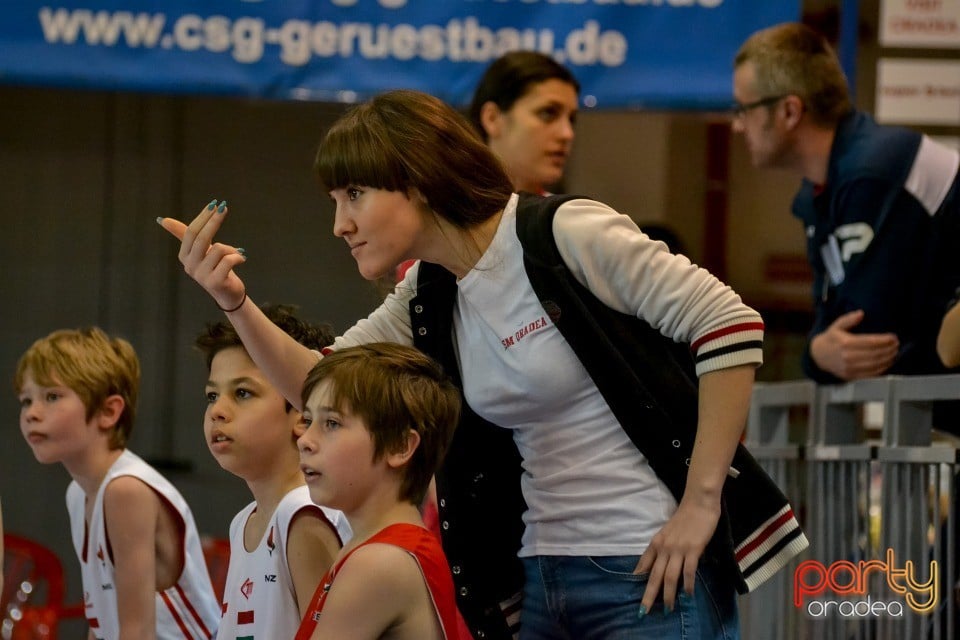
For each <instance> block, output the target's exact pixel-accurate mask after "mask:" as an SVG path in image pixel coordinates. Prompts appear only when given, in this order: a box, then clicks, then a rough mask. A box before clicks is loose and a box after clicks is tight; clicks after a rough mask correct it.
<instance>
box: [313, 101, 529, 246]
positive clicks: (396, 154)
mask: <svg viewBox="0 0 960 640" xmlns="http://www.w3.org/2000/svg"><path fill="white" fill-rule="evenodd" d="M314 166H315V168H316V171H317V174H318V176H319V178H320V181H321V182H322V183H323V184H324V186H325V187H326V189H327V190H332V189H339V188H343V187H347V186H357V187H372V188H375V189H386V190H388V191H402V192H405V193H407V194H410V192H411V190H412V189H416V190H417V191H418V192H419V193H420V195H421V196H423V198H424V200H425V201H426V205H427V206H428V207H429V208H430V209H431V210H432V211H434V212H435V213H436V214H437V215H439V216H440V217H442V218H444V219H446V220H447V221H449V222H450V223H451V224H453V225H454V226H455V227H458V228H461V229H469V228H470V227H473V226H475V225H478V224H480V223H481V222H483V221H484V220H487V219H488V218H490V217H491V216H493V215H494V214H496V213H497V212H499V211H500V210H502V209H503V207H504V206H505V205H506V203H507V200H508V199H509V198H510V194H511V193H512V192H513V187H512V186H511V182H510V178H508V177H507V174H506V171H504V169H503V167H502V165H501V164H500V161H499V160H498V159H497V157H496V156H495V155H494V154H493V153H492V152H491V151H490V149H488V148H487V146H486V145H485V144H484V143H483V141H482V140H481V139H480V138H479V136H478V135H477V133H476V131H474V129H473V127H472V126H471V125H470V123H469V122H468V121H467V119H466V118H465V117H464V116H462V115H461V114H460V113H459V112H457V111H456V110H455V109H453V108H452V107H450V106H449V105H447V104H446V103H444V102H443V101H442V100H439V99H437V98H435V97H433V96H431V95H428V94H425V93H421V92H419V91H408V90H398V91H390V92H387V93H384V94H382V95H379V96H377V97H375V98H373V99H372V100H370V101H368V102H365V103H363V104H361V105H358V106H356V107H354V108H352V109H351V110H350V111H348V112H347V113H346V114H345V115H343V116H342V117H341V118H340V119H339V120H337V121H336V122H335V123H334V125H333V126H332V127H331V128H330V130H329V131H328V132H327V134H326V136H325V137H324V139H323V142H321V144H320V149H319V150H318V151H317V157H316V161H315V163H314Z"/></svg>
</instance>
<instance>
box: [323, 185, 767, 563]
mask: <svg viewBox="0 0 960 640" xmlns="http://www.w3.org/2000/svg"><path fill="white" fill-rule="evenodd" d="M516 205H517V196H516V195H514V196H513V197H512V198H511V200H510V202H509V203H508V205H507V207H506V208H505V210H504V213H503V217H502V219H501V221H500V225H499V227H498V229H497V232H496V234H495V236H494V238H493V240H492V242H491V244H490V246H489V247H488V248H487V250H486V252H485V253H484V255H483V256H482V257H481V258H480V260H479V261H478V262H477V264H476V266H475V267H474V268H473V270H472V271H470V273H468V274H467V275H466V276H464V277H463V278H462V279H461V280H460V281H459V282H458V294H457V300H456V304H455V306H454V318H453V321H454V323H453V324H454V341H455V344H456V346H457V355H458V358H459V364H460V371H461V374H462V379H463V384H464V396H465V398H466V400H467V403H468V404H469V405H470V407H471V408H472V409H473V410H474V411H475V412H476V413H477V414H478V415H479V416H481V417H482V418H484V419H486V420H488V421H490V422H492V423H494V424H497V425H500V426H502V427H504V428H508V429H512V430H513V433H514V440H515V442H516V443H517V447H518V449H519V451H520V454H521V456H522V457H523V469H524V472H523V475H522V479H521V485H522V489H523V496H524V499H525V500H526V502H527V511H526V513H525V514H524V522H525V524H526V528H525V532H524V536H523V543H522V549H521V551H520V555H521V556H534V555H577V556H583V555H623V554H641V553H643V551H644V550H645V549H646V548H647V546H648V545H649V543H650V540H651V539H652V537H653V535H654V534H655V533H656V532H657V531H659V530H660V529H661V528H662V527H663V525H664V524H665V523H666V521H667V519H668V518H669V517H670V516H671V515H672V514H673V512H674V511H675V509H676V501H675V500H674V498H673V496H672V494H671V493H670V492H669V490H668V489H667V488H666V486H665V485H664V484H663V483H662V482H661V481H660V480H659V479H658V478H657V476H656V474H655V473H654V472H653V470H652V469H651V468H650V465H649V463H648V462H647V460H646V459H645V458H644V456H643V455H641V454H640V452H639V451H638V450H637V448H636V446H635V445H634V444H633V443H632V442H631V441H630V439H629V438H628V437H627V435H626V433H625V432H624V431H623V429H622V427H621V426H620V424H619V422H618V421H617V420H616V418H615V417H614V415H613V413H612V412H611V411H610V408H609V407H608V406H607V404H606V402H605V401H604V400H603V397H602V396H601V395H600V392H599V390H598V389H597V387H596V385H595V384H594V383H593V381H592V379H591V378H590V376H589V374H588V373H587V371H586V370H585V369H584V367H583V365H582V364H581V363H580V361H579V359H578V358H577V357H576V354H575V353H574V352H573V350H572V349H571V348H570V346H569V344H567V342H566V340H565V339H564V338H563V336H562V335H561V334H560V332H559V330H558V329H557V328H556V326H554V324H553V323H552V322H551V320H550V318H549V317H547V315H546V314H545V313H544V310H543V307H542V305H541V304H540V302H539V300H538V299H537V297H536V295H535V293H534V291H533V288H532V286H531V284H530V282H529V279H528V278H527V275H526V272H525V271H524V268H523V261H522V256H523V252H522V247H521V245H520V240H519V238H518V236H517V232H516ZM553 231H554V237H555V238H556V241H557V245H558V248H559V250H560V254H561V256H562V258H563V260H564V262H565V263H566V265H567V267H568V268H569V269H570V271H571V272H572V273H573V275H574V276H575V277H576V279H577V280H578V281H579V282H580V283H581V284H583V285H584V286H586V287H587V288H588V289H589V290H590V291H591V292H592V293H593V294H594V295H595V296H597V298H599V299H600V300H601V301H602V302H604V303H605V304H607V305H608V306H610V307H611V308H613V309H615V310H617V311H620V312H623V313H629V314H633V315H635V316H637V317H638V318H641V319H643V320H645V321H646V322H647V323H649V324H650V325H651V326H653V327H655V328H656V329H658V330H659V331H660V332H661V333H662V334H663V335H665V336H668V337H670V338H672V339H674V340H676V341H678V342H689V343H693V344H696V345H697V347H698V350H697V353H698V355H702V357H698V359H697V374H698V375H703V374H704V373H707V372H709V371H714V370H718V369H723V368H727V367H732V366H737V365H742V364H748V363H752V364H759V363H760V362H761V361H762V352H761V349H760V348H759V346H756V347H752V348H736V347H738V345H744V344H748V343H752V342H756V341H759V340H760V339H761V338H762V334H763V331H762V328H760V326H761V325H760V324H759V323H760V322H761V319H760V316H759V314H757V312H756V311H754V310H753V309H751V308H750V307H747V306H746V305H744V304H743V302H742V301H741V300H740V298H739V296H737V295H736V293H734V292H733V291H732V290H731V289H730V288H729V287H728V286H726V285H724V284H723V283H721V282H720V281H719V280H717V279H716V278H715V277H714V276H713V275H712V274H710V273H709V272H707V271H706V270H704V269H701V268H699V267H697V266H696V265H693V264H691V263H690V261H689V260H688V259H687V258H686V257H684V256H678V255H673V254H671V253H669V252H668V251H667V249H666V245H664V244H663V243H661V242H657V241H654V240H651V239H650V238H648V237H647V236H646V235H645V234H643V233H642V232H641V231H640V230H639V229H638V227H637V226H636V224H635V223H634V222H633V221H632V220H631V219H630V218H628V217H627V216H624V215H621V214H619V213H617V212H616V211H614V210H613V209H611V208H609V207H607V206H606V205H604V204H602V203H599V202H595V201H592V200H583V199H578V200H571V201H568V202H566V203H564V204H563V205H561V206H560V207H559V208H558V210H557V212H556V215H555V217H554V222H553ZM418 272H419V264H417V265H414V266H413V267H412V268H411V269H410V270H409V271H408V272H407V274H406V277H405V278H404V280H403V281H402V282H401V283H400V284H398V285H397V288H396V290H395V291H394V293H392V294H391V295H390V296H388V297H387V299H386V300H385V301H384V303H383V304H382V305H381V306H380V307H379V308H378V309H376V310H375V311H374V312H373V313H372V314H371V315H370V316H369V317H368V318H366V319H364V320H361V321H360V322H358V323H357V324H356V325H355V326H354V327H352V328H351V329H349V330H348V331H347V332H346V333H345V334H344V335H343V336H341V337H340V338H338V339H337V340H336V342H335V343H334V348H342V347H345V346H350V345H354V344H362V343H366V342H374V341H381V340H386V341H394V342H400V343H404V344H412V343H413V339H412V335H411V329H410V315H409V314H410V312H409V301H410V299H411V298H412V297H413V296H414V295H415V291H414V288H415V285H416V281H417V274H418ZM728 345H733V346H734V347H735V348H732V349H725V348H719V349H718V348H717V347H719V346H728Z"/></svg>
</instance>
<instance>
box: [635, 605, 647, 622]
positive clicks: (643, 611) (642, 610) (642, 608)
mask: <svg viewBox="0 0 960 640" xmlns="http://www.w3.org/2000/svg"><path fill="white" fill-rule="evenodd" d="M645 615H647V608H646V607H645V606H644V605H640V608H639V609H637V620H642V619H643V616H645Z"/></svg>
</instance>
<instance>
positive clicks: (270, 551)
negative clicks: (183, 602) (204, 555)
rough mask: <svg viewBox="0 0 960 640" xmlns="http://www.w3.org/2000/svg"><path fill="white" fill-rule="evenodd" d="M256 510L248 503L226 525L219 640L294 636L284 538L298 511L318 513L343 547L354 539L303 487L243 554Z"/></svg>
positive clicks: (337, 515) (296, 614)
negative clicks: (245, 533) (227, 559)
mask: <svg viewBox="0 0 960 640" xmlns="http://www.w3.org/2000/svg"><path fill="white" fill-rule="evenodd" d="M256 507H257V503H256V502H251V503H250V504H249V505H247V506H246V507H245V508H244V509H243V510H242V511H240V513H238V514H237V515H236V516H235V517H234V519H233V522H231V523H230V567H229V569H227V580H226V584H225V585H224V589H223V618H222V619H221V620H220V630H219V631H218V632H217V638H218V639H219V640H236V639H237V638H250V639H252V640H270V639H272V638H288V639H289V638H292V637H293V636H294V635H295V634H296V633H297V628H298V627H299V626H300V610H299V608H298V606H297V597H296V593H295V592H294V588H293V580H292V578H291V576H290V567H289V565H288V564H287V536H288V534H289V532H290V523H291V522H292V521H293V519H294V517H295V516H296V515H297V514H298V513H299V512H300V511H302V510H303V509H313V510H317V511H321V510H322V512H323V515H324V516H325V517H326V519H327V520H328V521H329V522H330V523H331V525H332V526H333V528H334V529H335V530H336V533H337V535H338V536H339V537H340V543H341V544H344V543H346V542H347V540H349V539H350V536H351V535H352V532H351V531H350V525H349V524H347V519H346V517H344V515H343V513H341V512H340V511H336V510H334V509H327V508H326V507H319V506H317V505H315V504H314V503H313V502H312V501H311V500H310V491H309V489H307V487H306V486H301V487H297V488H296V489H293V490H292V491H290V492H289V493H288V494H287V495H285V496H284V497H283V500H281V501H280V504H278V505H277V508H276V510H275V511H274V512H273V515H272V516H271V517H270V523H269V524H268V525H267V528H266V530H265V531H264V534H263V537H262V538H261V539H260V542H259V544H257V547H256V548H255V549H254V550H253V551H247V550H246V548H245V546H244V544H243V531H244V529H245V528H246V524H247V520H248V519H249V518H250V515H251V514H252V513H253V512H254V511H255V510H256ZM311 588H312V587H311Z"/></svg>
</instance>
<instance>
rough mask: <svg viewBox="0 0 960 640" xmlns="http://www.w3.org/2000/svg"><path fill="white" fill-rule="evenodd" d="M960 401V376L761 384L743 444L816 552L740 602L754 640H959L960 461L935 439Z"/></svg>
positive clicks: (951, 443) (957, 426)
mask: <svg viewBox="0 0 960 640" xmlns="http://www.w3.org/2000/svg"><path fill="white" fill-rule="evenodd" d="M958 399H960V375H943V376H915V377H902V376H887V377H883V378H872V379H868V380H859V381H856V382H851V383H848V384H844V385H831V386H817V385H815V384H814V383H812V382H809V381H794V382H782V383H760V384H757V385H756V389H755V391H754V395H753V400H752V404H751V409H750V418H749V421H748V425H747V432H746V437H745V444H746V446H747V447H748V448H749V449H750V451H751V452H752V453H753V455H754V456H755V457H756V458H757V460H758V461H759V462H760V464H761V465H762V466H763V467H764V468H765V469H766V470H767V472H768V473H769V474H770V476H771V477H772V478H773V479H774V481H776V482H777V483H778V484H779V485H780V487H781V489H782V490H783V491H784V493H785V494H786V495H787V497H788V498H789V499H790V501H791V503H792V504H793V508H794V512H795V513H797V514H798V517H799V518H800V521H801V524H802V525H803V528H804V531H805V533H806V535H807V537H808V539H809V540H810V547H809V548H808V549H807V551H805V552H804V553H803V554H801V555H800V557H799V558H797V559H796V560H795V561H793V562H792V563H791V564H790V565H788V566H787V567H786V568H784V569H783V570H782V571H780V572H779V573H778V574H777V575H776V576H774V577H773V578H772V579H771V580H769V581H768V582H767V583H765V584H764V585H762V586H761V587H760V588H759V589H757V590H756V591H755V592H753V593H751V594H749V595H747V596H744V597H742V598H741V624H742V629H743V637H744V638H745V639H748V640H767V639H774V638H775V639H786V640H790V639H794V638H795V639H798V640H807V639H810V640H814V639H815V640H835V639H836V640H847V639H856V640H910V639H914V638H916V639H920V640H951V639H953V638H958V639H960V635H958V632H960V628H958V623H960V620H958V613H957V611H958V606H957V600H956V598H957V595H956V592H955V589H956V584H957V575H956V567H957V552H958V550H957V537H956V534H957V530H956V527H957V517H958V513H957V510H958V509H957V504H958V499H957V495H958V494H957V491H958V483H957V474H958V472H960V464H958V462H960V454H958V451H960V450H958V448H957V444H956V443H957V441H956V440H953V439H952V438H950V437H941V436H940V435H939V430H938V429H937V428H935V427H939V428H946V430H949V431H952V432H954V433H958V432H960V422H954V423H953V424H943V423H939V424H936V425H935V424H934V421H935V416H936V418H937V419H940V416H941V415H944V416H946V415H947V414H949V413H951V412H950V411H941V409H942V406H941V407H938V408H937V410H936V411H935V409H934V406H935V403H936V402H937V401H941V400H954V401H955V400H958ZM939 404H941V405H942V403H939ZM875 414H876V417H874V418H872V419H871V416H872V415H875ZM952 419H953V420H954V421H960V411H957V412H955V413H953V418H952Z"/></svg>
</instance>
